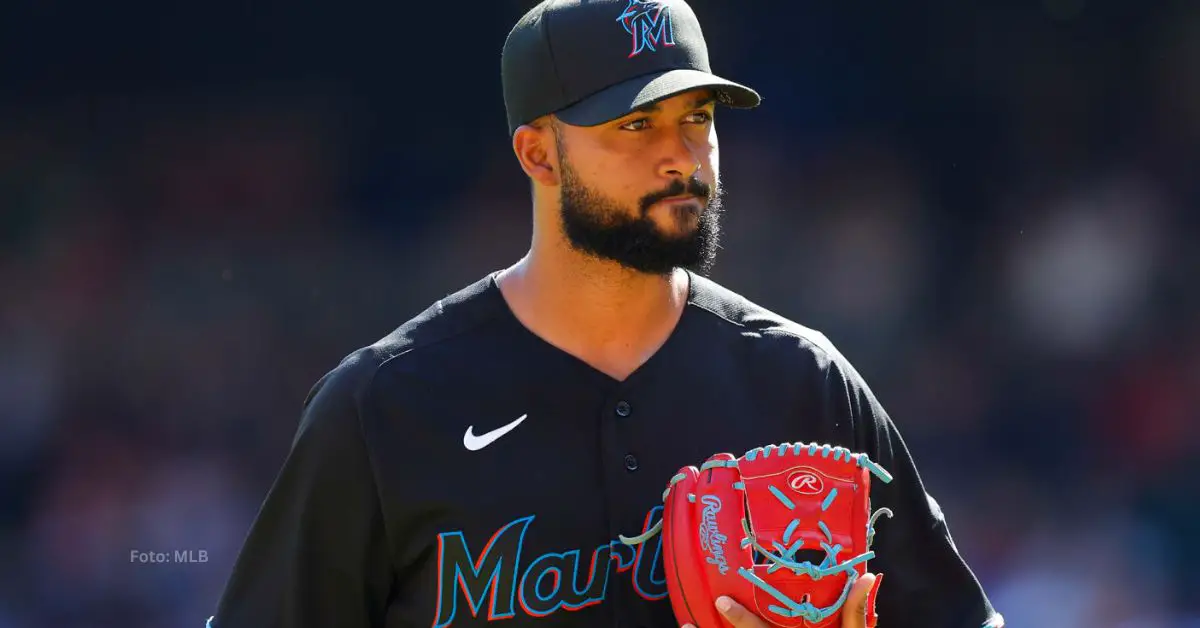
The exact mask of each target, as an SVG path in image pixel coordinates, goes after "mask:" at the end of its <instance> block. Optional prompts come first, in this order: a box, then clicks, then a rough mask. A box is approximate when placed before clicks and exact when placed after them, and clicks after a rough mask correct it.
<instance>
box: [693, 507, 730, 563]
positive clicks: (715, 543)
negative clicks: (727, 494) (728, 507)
mask: <svg viewBox="0 0 1200 628" xmlns="http://www.w3.org/2000/svg"><path fill="white" fill-rule="evenodd" d="M700 503H702V504H704V509H703V510H702V511H701V520H700V548H701V549H703V550H704V551H706V552H708V554H709V555H708V556H707V557H706V558H705V559H704V560H705V561H707V562H708V564H710V565H716V566H717V571H719V572H721V575H725V572H727V571H729V562H728V561H726V560H725V542H726V541H728V540H729V537H727V536H725V535H724V534H721V530H720V529H719V528H717V513H718V512H721V498H720V497H717V496H716V495H705V496H703V497H701V498H700Z"/></svg>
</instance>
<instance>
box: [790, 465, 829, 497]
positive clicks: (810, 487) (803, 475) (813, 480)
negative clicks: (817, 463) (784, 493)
mask: <svg viewBox="0 0 1200 628" xmlns="http://www.w3.org/2000/svg"><path fill="white" fill-rule="evenodd" d="M787 484H788V487H789V488H791V489H792V490H793V491H796V492H797V493H799V494H801V495H820V494H821V493H824V492H825V482H822V481H821V476H819V475H817V472H816V471H813V470H811V469H804V470H801V471H797V472H795V473H793V474H792V475H790V476H788V481H787Z"/></svg>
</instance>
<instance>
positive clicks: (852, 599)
mask: <svg viewBox="0 0 1200 628" xmlns="http://www.w3.org/2000/svg"><path fill="white" fill-rule="evenodd" d="M875 582H876V578H875V574H872V573H868V574H864V575H863V576H862V577H861V578H859V579H858V581H856V582H855V583H854V586H853V587H851V588H850V595H849V597H847V598H846V605H845V606H844V607H842V628H867V596H869V595H870V594H871V589H872V588H873V587H874V586H875ZM716 604H717V610H719V611H721V614H722V615H724V616H725V619H727V620H729V623H731V624H733V625H734V627H735V628H769V626H768V624H767V622H765V621H763V620H762V619H759V618H758V617H757V616H755V615H754V613H751V612H750V611H748V610H746V608H745V607H744V606H742V605H741V604H738V603H737V602H735V601H733V600H731V599H729V598H727V597H724V596H722V597H720V598H717V601H716ZM683 628H696V627H695V626H693V625H691V624H685V625H684V626H683ZM713 628H716V627H715V626H714V627H713Z"/></svg>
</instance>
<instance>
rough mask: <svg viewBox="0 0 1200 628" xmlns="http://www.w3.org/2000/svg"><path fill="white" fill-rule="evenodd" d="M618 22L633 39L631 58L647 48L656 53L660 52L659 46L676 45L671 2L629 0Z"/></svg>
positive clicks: (663, 0)
mask: <svg viewBox="0 0 1200 628" xmlns="http://www.w3.org/2000/svg"><path fill="white" fill-rule="evenodd" d="M617 21H618V22H620V23H621V26H623V27H624V28H625V32H626V33H629V35H630V36H631V37H633V51H632V52H630V53H629V56H630V57H635V56H637V55H638V54H639V53H641V52H642V51H643V50H646V49H647V48H648V49H650V51H651V52H654V51H655V50H658V48H657V46H674V45H675V28H674V26H673V25H672V24H671V6H670V2H669V0H629V4H628V5H626V7H625V10H624V11H622V12H621V15H619V16H617Z"/></svg>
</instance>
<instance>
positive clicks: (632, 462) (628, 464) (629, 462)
mask: <svg viewBox="0 0 1200 628" xmlns="http://www.w3.org/2000/svg"><path fill="white" fill-rule="evenodd" d="M625 468H626V469H628V470H630V471H637V468H638V461H637V458H635V457H634V456H633V454H625Z"/></svg>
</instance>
